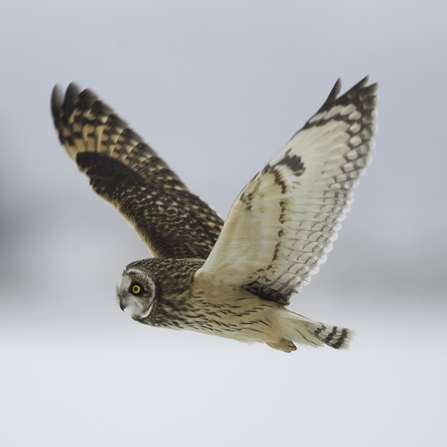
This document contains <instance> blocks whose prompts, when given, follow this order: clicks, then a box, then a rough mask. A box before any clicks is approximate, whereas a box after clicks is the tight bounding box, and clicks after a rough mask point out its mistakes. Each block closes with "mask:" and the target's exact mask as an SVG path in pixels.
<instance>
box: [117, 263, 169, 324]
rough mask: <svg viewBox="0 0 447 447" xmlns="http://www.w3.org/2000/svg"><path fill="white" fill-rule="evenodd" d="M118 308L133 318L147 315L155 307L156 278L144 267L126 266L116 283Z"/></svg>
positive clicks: (156, 293) (157, 295)
mask: <svg viewBox="0 0 447 447" xmlns="http://www.w3.org/2000/svg"><path fill="white" fill-rule="evenodd" d="M117 295H118V300H119V304H120V308H121V310H123V311H126V312H128V313H129V314H130V316H131V317H132V318H133V319H134V320H143V319H145V318H147V317H149V316H150V315H151V314H152V313H153V312H154V311H155V309H156V307H157V302H158V298H159V296H160V285H159V283H158V280H157V279H156V278H155V277H154V276H153V275H151V274H150V272H147V271H146V269H143V268H137V267H130V266H127V267H126V269H125V270H124V272H123V275H122V277H121V281H120V282H119V284H118V288H117Z"/></svg>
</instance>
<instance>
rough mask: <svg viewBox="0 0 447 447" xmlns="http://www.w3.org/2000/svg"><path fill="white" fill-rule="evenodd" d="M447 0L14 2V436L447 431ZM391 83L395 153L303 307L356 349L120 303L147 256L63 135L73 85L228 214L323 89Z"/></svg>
mask: <svg viewBox="0 0 447 447" xmlns="http://www.w3.org/2000/svg"><path fill="white" fill-rule="evenodd" d="M446 5H447V4H446V3H445V2H443V1H441V0H439V1H424V2H422V1H407V2H397V1H395V2H392V1H391V2H390V1H389V0H386V1H385V0H377V1H374V2H370V1H349V0H344V1H343V0H341V1H337V2H333V1H322V2H320V1H299V2H298V1H296V0H295V1H278V2H272V1H270V2H268V1H260V0H258V1H251V0H247V1H244V2H239V1H232V0H229V1H226V2H210V1H199V0H197V1H188V2H186V1H183V2H182V1H129V2H124V1H120V0H116V1H110V0H109V1H107V2H99V1H95V0H89V1H86V0H77V1H76V2H75V1H65V2H62V1H59V0H57V1H56V0H46V1H39V2H35V1H31V0H23V1H15V2H11V1H6V2H2V3H1V5H0V66H1V72H0V73H1V83H0V130H1V132H0V306H1V307H0V426H1V428H0V444H1V445H5V446H23V445H39V446H40V445H42V446H43V445H45V446H60V445H64V446H79V445H83V446H103V445H104V446H124V445H143V444H144V445H157V446H164V445H170V446H172V445H182V446H189V445H195V446H197V445H204V446H205V445H213V446H227V445H249V446H251V445H257V446H270V445H286V443H287V444H288V445H307V446H317V445H318V446H320V445H324V444H325V443H327V444H329V445H334V446H342V445H343V446H360V445H361V446H377V445H390V446H391V445H393V446H394V445H405V446H421V445H432V446H444V445H446V444H447V428H446V425H445V420H446V413H447V412H446V403H445V402H446V399H447V391H446V377H447V358H446V347H445V324H446V322H445V316H446V312H447V305H446V298H445V290H446V286H447V279H446V278H447V275H446V261H445V253H446V249H447V237H446V235H445V231H446V225H447V212H446V193H447V182H446V179H445V170H446V166H447V155H446V148H445V140H446V138H445V120H446V111H447V109H446V99H447V94H446V87H445V80H446V75H447V63H446V62H447V61H446V57H447V56H446V55H447V32H446V28H445V17H446V16H447V6H446ZM365 74H369V75H370V76H371V80H372V81H378V82H379V83H380V89H379V95H380V97H381V101H380V104H379V119H378V124H379V133H378V135H377V138H376V142H377V146H376V149H375V151H374V157H373V158H374V160H373V163H372V164H371V165H370V166H369V168H368V171H367V174H366V176H365V177H364V178H363V179H362V181H361V183H360V186H359V187H358V189H357V190H356V194H355V198H356V201H355V203H354V205H353V209H352V211H351V212H350V213H349V215H348V219H347V220H346V221H345V222H344V224H343V229H342V231H341V233H340V237H339V240H338V241H337V243H336V244H335V249H334V251H333V252H332V253H331V254H330V256H329V259H328V262H327V263H326V264H325V265H324V266H323V267H322V269H321V271H320V273H319V274H318V275H317V276H315V277H314V278H313V280H312V283H311V285H310V286H308V287H306V288H305V289H304V290H303V292H302V294H300V296H299V297H296V298H295V299H294V300H293V304H292V306H291V307H292V309H293V310H295V311H297V312H299V313H302V314H304V315H307V316H309V317H311V318H314V319H317V320H320V321H324V322H327V323H333V324H338V325H344V326H347V327H351V328H353V329H355V330H356V331H357V337H356V339H355V341H354V343H353V346H352V348H351V350H350V351H348V352H335V351H332V350H330V349H329V348H326V349H320V350H314V349H306V348H303V347H300V348H299V349H298V351H297V352H295V353H293V354H290V355H286V354H284V353H281V352H276V351H274V350H272V349H269V348H267V347H265V346H262V345H252V346H248V345H244V344H239V343H237V342H233V341H230V340H224V339H219V338H214V337H205V336H202V335H200V334H195V333H188V332H175V331H168V330H157V329H153V328H149V327H145V326H142V325H138V324H136V323H135V322H133V321H132V320H131V319H130V318H129V317H128V316H127V315H126V314H124V313H122V312H121V311H120V310H119V308H118V305H117V301H116V299H115V287H116V284H117V282H118V279H119V276H120V273H121V271H122V268H123V267H124V266H125V265H126V264H127V263H129V262H131V261H133V260H136V259H139V258H144V257H147V256H148V252H147V250H146V249H145V247H144V245H143V244H142V243H141V242H140V241H139V239H138V238H137V236H136V235H135V234H134V233H133V231H132V230H131V228H130V227H129V226H128V225H127V224H126V223H125V222H124V221H123V220H122V219H121V218H120V216H119V215H117V213H116V212H115V211H114V210H113V209H112V208H111V207H110V206H108V205H107V204H105V203H104V202H102V201H101V200H100V199H99V198H97V197H96V196H95V195H94V194H93V193H92V192H91V191H90V188H89V187H88V181H87V179H86V178H85V177H83V176H82V175H81V174H80V173H78V172H77V169H76V167H75V165H74V164H73V163H72V162H71V161H70V160H69V158H68V157H67V156H66V154H65V153H64V151H63V149H62V148H61V147H60V146H59V143H58V141H57V139H56V136H55V132H54V130H53V125H52V122H51V118H50V113H49V97H50V93H51V89H52V87H53V85H54V84H55V83H56V82H59V83H61V84H62V85H63V86H64V87H65V86H66V85H67V84H68V83H69V82H70V81H72V80H75V81H77V82H78V83H79V84H80V85H81V86H82V87H89V88H91V89H93V90H94V91H96V92H97V93H98V95H99V96H100V97H101V98H103V99H104V100H105V101H106V102H107V103H109V104H110V105H111V106H112V107H114V109H115V110H116V111H117V112H118V113H119V114H120V115H121V116H123V117H124V118H125V119H126V120H127V121H128V122H129V123H130V124H131V125H132V127H133V128H134V129H135V130H136V131H137V132H139V133H140V134H142V135H143V136H144V137H145V138H146V140H147V141H148V142H149V143H150V144H151V145H152V146H153V147H154V148H155V149H156V150H157V151H158V152H159V154H160V155H161V156H162V157H163V158H164V159H165V160H167V161H168V163H169V164H170V165H171V166H172V168H173V169H175V170H176V171H177V172H179V174H180V176H181V177H182V179H183V180H184V181H185V183H187V184H188V185H189V187H190V188H191V189H192V190H193V191H194V192H195V193H197V194H199V195H201V196H202V197H204V198H205V199H206V200H207V201H208V202H209V203H211V204H212V205H213V206H214V207H215V208H216V209H217V210H218V211H219V212H220V213H221V214H222V215H223V216H225V215H226V213H227V211H228V209H229V206H230V205H231V202H232V200H233V199H234V198H235V197H236V195H237V194H238V192H239V191H240V190H241V189H242V187H243V186H244V185H245V184H246V183H247V181H248V180H249V179H251V178H252V177H253V175H254V174H255V173H256V172H257V171H258V170H259V169H261V168H262V167H263V166H264V164H265V163H266V162H267V161H268V160H269V159H270V158H271V157H272V156H273V155H274V154H275V152H276V151H277V150H279V149H280V148H281V147H282V145H283V144H284V143H285V142H286V141H287V139H288V138H289V137H290V136H291V135H292V134H293V133H294V132H295V131H296V130H297V129H298V128H299V127H301V125H302V124H303V123H304V122H305V121H306V120H307V119H308V118H309V117H310V116H311V114H313V113H314V112H315V111H316V110H317V109H318V108H319V107H320V105H321V104H322V102H323V101H324V99H325V98H326V96H327V94H328V93H329V91H330V89H331V88H332V86H333V84H334V82H335V81H336V79H337V78H338V77H339V76H341V77H342V80H343V83H344V84H343V85H344V87H343V91H345V90H346V89H347V88H349V87H351V86H352V85H353V84H354V83H356V82H357V81H358V80H360V79H361V78H362V77H363V76H364V75H365Z"/></svg>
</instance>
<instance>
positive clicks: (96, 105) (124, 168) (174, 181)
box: [51, 84, 223, 259]
mask: <svg viewBox="0 0 447 447" xmlns="http://www.w3.org/2000/svg"><path fill="white" fill-rule="evenodd" d="M51 111H52V113H53V119H54V125H55V127H56V130H57V133H58V136H59V140H60V142H61V143H62V145H63V146H64V148H65V150H66V151H67V153H68V155H70V157H71V158H72V159H73V160H74V161H75V162H76V164H77V165H78V167H79V169H80V170H81V171H82V172H84V174H86V175H87V177H89V179H90V185H91V186H92V188H93V190H94V191H95V192H96V193H97V194H98V195H99V196H101V197H102V198H103V199H105V200H107V201H108V202H109V203H110V204H112V205H113V206H114V207H115V208H116V209H117V210H118V211H119V212H120V213H121V214H122V215H123V216H124V218H125V219H126V220H127V221H128V222H129V223H130V224H131V225H132V226H133V227H134V228H135V230H136V231H137V233H138V234H139V235H140V237H141V238H142V239H143V241H144V242H145V243H146V245H147V246H148V247H149V249H150V251H151V252H152V254H153V255H154V256H157V257H165V258H178V259H180V258H200V259H206V258H207V256H208V255H209V253H210V251H211V249H212V248H213V246H214V244H215V242H216V240H217V237H218V236H219V234H220V231H221V229H222V225H223V221H222V219H221V218H220V217H219V216H218V215H217V213H216V212H215V211H213V210H212V209H211V208H210V207H209V206H208V205H207V204H206V203H205V202H203V201H202V200H201V199H200V198H199V197H197V196H195V195H193V194H191V193H190V192H189V190H188V188H187V187H186V186H185V185H184V184H183V183H182V181H181V180H180V179H179V177H178V176H177V175H176V174H175V173H174V172H172V171H171V169H170V168H169V166H168V165H167V164H166V163H165V162H164V161H163V160H162V159H160V158H159V157H158V156H157V154H156V153H155V151H154V150H153V149H152V148H151V147H150V146H148V145H147V144H146V143H145V142H144V141H143V140H142V138H141V137H140V136H139V135H138V134H136V133H135V132H134V131H133V130H132V129H130V128H129V127H128V125H127V123H126V122H125V121H124V120H122V119H121V118H119V117H118V116H117V115H116V114H114V113H113V111H112V109H111V108H110V107H109V106H107V105H106V104H104V103H103V102H102V101H100V100H99V99H98V98H97V96H96V95H95V94H94V93H93V92H92V91H90V90H84V91H82V92H80V91H79V88H78V87H77V86H76V85H75V84H70V85H69V86H68V89H67V91H66V93H65V97H63V95H62V93H61V91H60V90H59V88H58V86H55V88H54V90H53V95H52V99H51Z"/></svg>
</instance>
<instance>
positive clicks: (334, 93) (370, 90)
mask: <svg viewBox="0 0 447 447" xmlns="http://www.w3.org/2000/svg"><path fill="white" fill-rule="evenodd" d="M368 80H369V76H365V77H364V78H363V79H362V80H360V81H359V82H357V84H355V85H354V86H353V87H351V88H350V89H349V90H348V91H347V92H346V93H344V94H343V95H342V96H338V95H339V94H340V91H341V79H340V78H338V79H337V82H336V83H335V85H334V87H333V88H332V90H331V92H330V93H329V96H328V97H327V99H326V101H325V102H324V104H323V105H322V106H321V107H320V109H319V110H318V112H322V111H323V110H326V109H327V108H328V107H330V106H332V104H333V103H334V102H335V101H336V100H339V99H340V98H345V99H347V100H351V99H352V98H354V97H355V96H356V95H357V94H358V93H359V91H360V90H363V94H364V95H365V96H368V95H372V94H374V93H375V92H376V91H377V88H378V86H379V85H378V84H377V83H375V84H371V85H370V86H368V87H366V84H367V83H368ZM318 112H317V113H318Z"/></svg>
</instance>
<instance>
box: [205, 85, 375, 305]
mask: <svg viewBox="0 0 447 447" xmlns="http://www.w3.org/2000/svg"><path fill="white" fill-rule="evenodd" d="M367 81H368V78H365V79H363V80H362V81H360V82H359V83H358V84H357V85H355V86H354V87H353V88H352V89H351V90H349V91H348V92H346V93H345V94H344V95H342V96H340V97H338V98H337V95H338V94H339V91H340V87H341V83H340V81H337V83H336V84H335V86H334V88H333V89H332V91H331V93H330V95H329V97H328V99H327V100H326V102H325V103H324V104H323V106H322V107H321V108H320V110H319V111H318V112H317V113H316V114H315V115H314V116H313V117H312V118H311V119H310V120H309V121H308V122H307V123H306V124H305V125H304V126H303V128H302V129H301V130H300V131H298V132H297V133H296V134H295V135H294V136H293V137H292V138H291V140H290V141H289V142H288V143H287V144H286V145H285V146H284V147H283V148H282V149H281V150H280V151H279V153H278V154H277V155H276V156H275V157H274V158H273V159H272V160H271V161H270V163H268V164H267V166H266V167H265V168H264V169H263V170H262V171H261V172H259V173H258V174H257V175H256V176H255V177H254V178H253V180H252V181H251V182H249V183H248V185H247V186H246V187H245V188H244V189H243V191H242V192H241V193H240V195H239V196H238V197H237V199H236V201H235V202H234V203H233V205H232V207H231V210H230V213H229V215H228V218H227V220H226V222H225V224H224V227H223V229H222V232H221V234H220V236H219V238H218V239H217V242H216V245H215V246H214V248H213V249H212V251H211V253H210V255H209V257H208V258H207V260H206V262H205V264H204V265H203V267H202V268H201V269H200V270H199V272H198V273H197V277H199V276H200V277H201V278H202V279H204V280H207V281H210V282H212V283H214V284H215V285H219V284H220V283H222V284H223V283H228V281H230V283H232V284H234V285H238V286H241V287H243V288H245V289H247V290H249V291H250V292H253V293H255V294H257V295H259V296H261V297H263V298H265V299H268V300H272V301H276V302H278V303H280V304H284V305H285V304H288V303H289V300H290V296H291V295H292V294H294V293H298V292H299V291H300V289H301V287H302V285H303V284H306V283H308V282H309V280H310V275H312V274H314V273H316V272H317V271H318V269H319V265H321V264H322V263H323V262H324V261H325V260H326V255H327V253H328V252H329V251H330V250H331V248H332V243H333V241H334V240H335V239H336V238H337V232H338V230H339V229H340V222H341V221H342V220H343V219H344V218H345V215H346V213H347V211H348V210H349V205H350V203H351V202H352V201H353V188H354V187H355V186H356V185H357V183H358V180H359V178H360V177H361V175H362V174H363V173H364V171H365V168H366V165H367V164H368V163H369V161H370V152H371V150H372V148H373V144H374V143H373V141H372V136H373V134H374V132H375V124H374V119H375V116H376V111H375V107H376V103H377V97H376V95H375V92H376V90H377V84H373V85H370V86H366V84H367Z"/></svg>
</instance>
